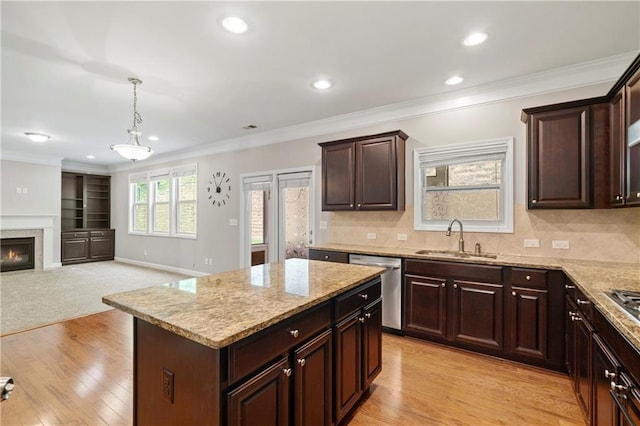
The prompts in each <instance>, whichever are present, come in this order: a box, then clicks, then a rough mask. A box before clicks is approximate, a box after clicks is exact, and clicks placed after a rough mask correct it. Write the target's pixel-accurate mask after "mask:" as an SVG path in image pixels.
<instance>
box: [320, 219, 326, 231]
mask: <svg viewBox="0 0 640 426" xmlns="http://www.w3.org/2000/svg"><path fill="white" fill-rule="evenodd" d="M320 229H327V221H326V220H321V221H320Z"/></svg>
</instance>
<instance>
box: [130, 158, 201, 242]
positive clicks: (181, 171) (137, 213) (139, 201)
mask: <svg viewBox="0 0 640 426" xmlns="http://www.w3.org/2000/svg"><path fill="white" fill-rule="evenodd" d="M197 183H198V170H197V165H196V164H190V165H187V166H178V167H174V168H168V169H161V170H154V171H150V172H146V173H137V174H132V175H129V192H130V196H129V199H130V208H129V212H130V214H129V232H130V233H132V234H149V235H164V236H174V237H187V238H195V237H196V232H197V193H198V191H197V186H198V185H197Z"/></svg>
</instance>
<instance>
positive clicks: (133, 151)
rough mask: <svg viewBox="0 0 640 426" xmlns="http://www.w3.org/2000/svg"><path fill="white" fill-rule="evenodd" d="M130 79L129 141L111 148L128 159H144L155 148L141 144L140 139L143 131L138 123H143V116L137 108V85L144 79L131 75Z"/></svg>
mask: <svg viewBox="0 0 640 426" xmlns="http://www.w3.org/2000/svg"><path fill="white" fill-rule="evenodd" d="M129 81H130V82H131V84H133V125H132V126H131V128H130V129H128V130H127V132H129V143H128V144H119V145H111V149H112V150H113V151H115V152H117V153H118V154H120V155H121V156H122V157H124V158H126V159H127V160H131V161H137V160H144V159H146V158H149V156H150V155H151V154H153V150H152V149H151V148H150V147H148V146H142V145H140V140H139V139H138V137H139V136H140V135H141V132H140V131H139V130H138V124H140V123H142V117H141V116H140V114H138V111H137V110H136V106H137V102H138V95H137V93H136V87H137V85H138V84H142V80H139V79H137V78H133V77H129Z"/></svg>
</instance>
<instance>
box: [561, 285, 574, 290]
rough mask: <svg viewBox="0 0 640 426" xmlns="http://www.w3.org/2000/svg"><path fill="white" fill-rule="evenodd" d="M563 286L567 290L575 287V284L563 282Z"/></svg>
mask: <svg viewBox="0 0 640 426" xmlns="http://www.w3.org/2000/svg"><path fill="white" fill-rule="evenodd" d="M564 288H565V289H567V290H573V289H574V288H576V286H575V285H569V284H565V285H564Z"/></svg>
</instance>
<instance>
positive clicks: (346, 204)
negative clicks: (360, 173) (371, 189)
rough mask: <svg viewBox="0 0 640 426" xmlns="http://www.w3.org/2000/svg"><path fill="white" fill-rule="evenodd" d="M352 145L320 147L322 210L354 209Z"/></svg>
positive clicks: (353, 154)
mask: <svg viewBox="0 0 640 426" xmlns="http://www.w3.org/2000/svg"><path fill="white" fill-rule="evenodd" d="M354 164H355V153H354V144H353V143H344V144H337V145H328V146H323V147H322V210H323V211H330V210H354V209H355V193H354V190H355V171H354Z"/></svg>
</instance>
